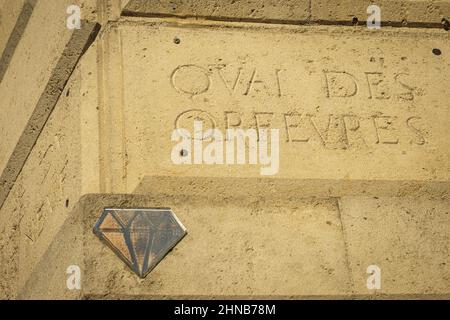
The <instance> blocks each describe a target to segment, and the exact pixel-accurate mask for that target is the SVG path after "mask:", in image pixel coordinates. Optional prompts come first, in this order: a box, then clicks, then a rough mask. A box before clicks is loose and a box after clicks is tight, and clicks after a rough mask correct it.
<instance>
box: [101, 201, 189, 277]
mask: <svg viewBox="0 0 450 320" xmlns="http://www.w3.org/2000/svg"><path fill="white" fill-rule="evenodd" d="M94 233H95V234H96V235H97V236H98V237H99V238H100V239H102V240H103V241H105V242H106V244H107V245H108V246H109V247H110V248H111V249H112V250H113V251H114V252H115V253H116V254H117V255H118V256H119V257H120V259H122V260H123V261H124V262H125V263H126V264H127V265H128V266H129V267H130V268H131V270H133V271H134V272H135V273H136V274H137V275H138V276H139V277H141V278H144V277H145V276H146V275H147V274H148V273H149V272H150V271H152V269H153V268H154V267H156V265H157V264H158V263H159V262H160V261H161V260H162V259H163V258H164V257H165V255H166V254H167V253H168V252H169V251H170V250H171V249H172V248H173V247H174V246H175V245H176V244H177V243H178V242H179V241H180V240H181V239H182V238H183V237H184V236H185V235H186V228H185V227H184V226H183V224H182V223H181V222H180V220H178V218H177V217H176V215H175V214H174V213H173V212H172V210H171V209H169V208H155V209H109V208H107V209H105V210H104V211H103V213H102V215H101V217H100V219H99V220H98V221H97V223H96V224H95V226H94Z"/></svg>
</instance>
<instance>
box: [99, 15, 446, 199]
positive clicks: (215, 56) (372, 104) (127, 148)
mask: <svg viewBox="0 0 450 320" xmlns="http://www.w3.org/2000/svg"><path fill="white" fill-rule="evenodd" d="M109 34H110V37H114V38H115V41H114V42H113V43H115V45H114V46H113V45H111V46H110V50H111V56H112V59H113V60H111V61H110V64H111V65H110V67H108V66H105V67H106V68H107V70H109V71H108V72H109V74H110V75H109V76H108V78H107V79H106V80H105V83H107V84H108V83H109V87H107V88H115V90H114V91H112V90H111V89H109V90H106V91H108V92H110V95H109V98H108V99H109V100H107V101H108V102H107V103H106V104H105V106H106V107H107V108H109V109H105V110H103V112H102V116H104V117H106V118H107V119H109V120H106V121H105V126H103V127H101V130H104V131H103V132H104V133H102V134H101V136H103V137H104V139H107V141H106V142H105V143H104V145H106V146H107V147H106V148H105V149H103V150H104V152H101V155H102V157H104V163H105V168H104V169H105V170H106V169H108V171H107V173H105V174H104V176H105V177H106V176H107V177H109V179H112V180H113V181H110V180H104V181H102V183H104V184H105V190H112V191H113V192H118V193H124V192H125V193H129V192H133V191H134V190H135V189H136V187H137V186H138V185H139V184H140V183H141V181H142V179H143V178H144V177H145V176H153V175H155V172H157V174H158V175H159V176H178V177H182V176H196V177H253V178H255V177H261V176H260V168H261V165H252V166H226V165H209V166H208V165H203V166H200V165H175V164H173V163H172V161H171V158H170V154H171V150H172V148H173V147H174V146H175V144H176V142H173V141H171V135H172V132H173V130H174V129H175V128H184V129H187V130H190V131H192V130H193V118H194V117H199V118H201V119H204V121H205V128H206V127H211V126H215V127H216V128H218V129H220V130H221V131H222V132H225V130H226V129H227V128H236V127H238V128H244V129H245V128H254V129H259V128H274V129H279V130H280V141H281V145H280V157H281V160H280V170H279V172H278V174H277V175H275V178H277V179H278V178H279V179H281V178H283V179H294V180H295V179H298V180H307V181H310V180H322V181H326V182H328V181H330V182H331V184H332V185H333V184H334V183H333V181H339V182H340V183H342V184H343V185H344V184H346V183H347V184H350V183H352V182H354V183H355V186H361V184H362V182H370V181H373V180H376V182H374V183H375V184H378V185H380V186H381V189H382V183H381V182H386V185H391V186H392V184H393V183H395V182H396V183H397V184H398V186H399V188H400V187H401V186H402V185H403V184H404V183H405V182H412V183H415V184H416V186H419V187H420V186H430V185H441V183H443V184H442V185H441V189H440V190H439V191H438V194H439V195H441V194H443V193H448V190H449V189H448V179H449V177H450V176H449V175H450V168H449V163H448V161H447V159H448V156H449V150H450V142H449V140H448V139H447V137H448V135H449V133H450V131H449V130H450V129H449V127H448V125H447V119H448V117H449V116H450V115H449V110H448V108H447V107H446V103H445V100H446V99H445V97H448V96H449V88H448V86H447V85H446V74H447V73H448V71H449V66H450V64H449V59H448V55H445V54H444V55H441V56H435V55H434V54H433V53H432V49H433V48H443V50H444V48H445V47H446V41H447V34H446V32H445V31H443V30H442V31H441V30H437V31H420V32H411V31H410V30H399V31H384V32H381V33H377V34H373V33H371V32H370V31H367V32H366V33H364V32H355V31H354V30H352V29H351V28H342V27H327V28H323V27H287V26H283V27H268V26H264V27H261V26H260V25H256V24H255V25H247V26H246V28H245V29H243V28H242V27H240V26H236V25H235V27H233V26H228V27H227V28H223V27H221V25H220V24H218V23H213V24H212V25H209V26H206V25H190V24H189V23H179V24H176V23H175V24H172V25H170V24H167V23H164V25H162V24H160V23H159V22H158V21H157V20H154V24H152V21H151V20H149V19H147V20H146V21H145V23H144V22H142V23H141V22H134V21H130V22H128V23H122V24H121V25H117V26H116V25H113V26H112V27H111V30H110V32H109ZM175 38H178V39H180V43H179V44H175V43H174V41H173V40H174V39H175ZM212 39H214V40H212ZM398 39H401V40H402V43H403V46H402V47H399V46H398ZM418 39H420V41H418ZM242 43H247V44H251V45H248V46H242V45H241V44H242ZM268 43H271V44H272V45H268ZM300 43H301V44H302V45H299V44H300ZM319 43H320V45H319ZM374 43H376V44H375V47H374V48H373V49H372V48H371V46H372V45H373V44H374ZM205 47H207V48H208V50H207V51H204V50H203V48H205ZM405 47H409V48H410V50H408V52H405V51H404V48H405ZM121 53H122V55H121ZM343 56H345V57H352V58H351V59H348V60H343V59H342V57H343ZM162 57H164V58H162ZM437 70H439V72H436V71H437ZM122 78H123V86H119V85H118V84H117V82H120V79H122ZM108 79H109V80H108ZM437 114H439V116H436V115H437ZM124 115H126V116H124ZM108 123H109V124H110V125H109V126H108ZM205 146H206V143H205ZM188 157H190V158H191V159H192V153H191V154H189V155H188ZM108 159H109V160H108ZM373 159H376V161H373ZM113 160H114V161H113ZM280 183H282V182H280ZM106 184H108V187H106ZM312 184H314V183H312ZM368 184H369V185H370V183H368ZM399 188H398V190H399ZM328 189H329V186H328V184H324V185H323V190H328ZM354 189H356V188H354ZM140 190H141V191H145V190H143V189H140ZM435 190H436V189H435ZM325 192H326V191H324V192H323V193H322V194H324V193H325ZM343 192H345V191H343ZM358 192H362V190H360V191H358ZM395 193H396V194H397V193H400V191H396V192H395ZM331 195H333V196H341V195H343V194H342V193H340V194H339V193H337V194H331Z"/></svg>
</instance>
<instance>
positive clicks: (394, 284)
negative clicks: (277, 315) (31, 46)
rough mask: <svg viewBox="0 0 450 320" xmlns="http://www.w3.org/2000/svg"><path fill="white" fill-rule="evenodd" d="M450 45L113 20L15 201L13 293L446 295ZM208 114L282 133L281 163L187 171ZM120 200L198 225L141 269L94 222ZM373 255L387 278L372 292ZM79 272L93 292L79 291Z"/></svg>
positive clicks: (7, 228)
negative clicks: (176, 133) (189, 133)
mask: <svg viewBox="0 0 450 320" xmlns="http://www.w3.org/2000/svg"><path fill="white" fill-rule="evenodd" d="M120 5H124V3H120V2H108V3H107V4H106V9H105V10H106V11H105V12H106V13H105V14H104V15H103V16H102V18H101V21H103V22H105V21H109V20H114V19H116V18H117V17H118V16H117V12H118V8H120ZM175 39H178V41H174V40H175ZM399 42H400V43H401V44H402V46H399ZM447 42H448V34H447V33H446V32H445V31H444V30H411V29H406V30H405V29H401V30H396V29H392V28H390V30H385V29H382V30H381V31H379V32H369V31H367V30H364V29H362V28H356V29H355V28H348V27H339V28H337V27H319V26H316V27H289V26H273V25H272V26H270V25H266V24H247V23H246V24H242V23H216V22H209V23H205V22H198V23H196V22H193V21H192V20H190V21H179V20H177V21H174V20H172V19H150V18H147V19H135V18H127V19H124V20H120V21H119V22H109V23H108V26H107V27H106V29H105V30H104V32H103V33H102V34H101V37H100V38H99V39H98V41H97V42H96V43H95V45H94V46H93V47H92V48H91V49H90V50H89V51H88V52H87V54H86V55H85V56H84V57H83V58H82V60H81V62H80V64H79V65H78V67H77V69H76V70H75V72H74V73H73V75H72V77H71V79H70V81H69V83H68V85H67V87H66V88H65V89H64V92H63V94H62V95H61V98H60V100H59V102H58V104H57V105H56V107H55V110H54V112H53V114H52V115H51V117H50V119H49V120H48V122H47V124H46V126H45V127H44V130H43V131H42V133H41V135H40V136H39V138H38V140H37V142H36V145H35V146H34V148H33V150H32V152H31V153H30V155H29V157H28V160H27V162H26V164H25V166H24V167H23V169H22V171H21V173H20V175H19V177H18V180H17V181H16V183H15V185H14V187H13V189H12V190H11V193H10V194H9V196H8V198H7V200H6V202H5V203H4V205H3V207H2V208H1V210H0V255H1V256H0V258H1V259H0V273H1V274H2V275H3V276H2V277H0V297H2V298H16V297H20V298H67V299H74V298H114V297H120V298H124V297H134V298H158V297H171V298H173V297H184V298H186V297H197V296H204V295H208V296H211V297H258V296H259V297H269V296H276V297H310V296H314V297H326V298H331V297H336V296H339V297H353V296H357V297H366V296H370V297H373V296H375V297H385V296H386V295H387V297H403V298H404V297H422V298H423V297H428V296H430V295H431V296H433V297H438V298H448V294H449V292H450V291H449V287H448V283H449V281H448V280H449V279H448V272H447V269H448V268H447V266H448V263H450V262H449V261H448V256H449V252H448V251H449V248H448V240H449V239H448V236H447V234H448V229H449V228H450V227H449V225H448V222H449V221H448V211H449V203H448V191H449V190H450V188H449V174H450V173H449V172H450V170H449V169H450V168H449V163H448V156H449V152H450V146H449V144H450V142H449V141H448V139H447V137H448V136H449V128H448V125H447V122H448V121H447V119H448V118H449V110H448V108H447V105H446V102H447V100H448V97H449V96H450V92H449V89H448V86H446V75H447V74H448V71H449V70H448V69H449V66H450V64H449V58H448V57H449V55H448V53H447V47H448V45H447ZM243 44H245V46H244V45H243ZM435 48H438V49H440V50H441V52H442V54H441V55H439V56H438V55H434V54H433V53H432V50H433V49H435ZM16 68H17V65H16V67H14V68H13V69H12V71H8V72H11V73H13V72H16V71H15V70H16ZM34 81H36V80H34ZM11 90H12V89H11ZM11 97H12V95H11ZM198 110H201V111H200V112H199V111H198ZM193 117H194V118H195V117H199V118H203V119H204V120H207V122H208V121H210V122H211V121H212V123H213V124H214V126H216V127H217V128H218V129H221V130H225V129H226V128H227V127H230V128H233V127H241V128H258V127H272V128H277V129H280V133H281V146H280V159H281V161H280V171H279V173H278V174H277V175H275V176H272V177H262V176H261V175H260V170H259V169H260V166H254V165H253V166H250V165H241V166H220V165H217V166H214V165H195V166H193V165H192V166H189V165H175V164H173V163H172V161H171V158H170V155H171V149H172V147H173V146H174V144H175V142H173V141H171V133H172V131H173V130H174V129H175V128H176V127H177V126H178V127H180V126H189V125H192V118H193ZM188 129H190V128H188ZM110 193H124V194H123V195H117V194H116V195H113V194H110ZM132 193H138V194H142V195H136V194H134V195H133V194H132ZM90 194H91V195H90ZM369 196H371V197H369ZM374 197H377V198H374ZM111 206H114V207H156V206H163V207H167V206H168V207H171V208H172V209H173V210H174V211H175V212H176V213H177V215H178V216H179V217H180V219H181V220H182V221H183V223H184V224H185V226H186V227H187V228H188V229H189V235H188V236H186V238H184V239H183V241H182V242H181V243H180V244H179V245H178V246H177V247H176V248H175V249H174V250H173V251H172V252H171V253H170V254H169V255H168V256H167V257H166V258H165V259H164V260H163V261H162V262H161V264H160V265H158V266H157V267H156V268H155V269H154V270H153V271H152V272H151V273H150V274H149V276H148V277H147V278H146V279H144V280H140V279H138V278H137V277H136V276H135V275H134V274H133V273H132V272H130V271H129V270H128V269H127V267H126V266H124V265H123V263H122V262H121V261H119V260H118V259H117V258H116V257H115V256H114V254H113V253H112V252H111V251H110V250H109V249H108V248H106V247H105V246H104V245H103V244H102V243H101V242H100V241H99V240H98V239H97V238H96V237H95V235H94V234H93V232H92V227H93V225H94V223H95V221H96V220H97V219H98V217H99V216H100V213H101V212H102V210H103V208H104V207H111ZM370 264H378V265H379V266H380V267H381V269H382V279H383V280H382V289H381V290H380V291H377V290H376V291H369V290H367V288H366V287H365V285H366V279H367V276H368V275H367V273H366V268H367V266H368V265H370ZM70 265H77V266H79V267H80V268H81V270H82V290H81V291H77V290H74V291H70V290H68V289H67V286H66V280H67V277H68V275H67V273H66V270H67V267H68V266H70ZM180 269H182V270H183V273H182V274H180ZM199 271H200V272H201V273H202V275H203V277H202V278H201V279H199V277H198V274H199ZM409 273H412V274H409ZM242 275H244V276H242ZM237 279H239V280H237Z"/></svg>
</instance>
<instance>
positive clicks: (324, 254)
mask: <svg viewBox="0 0 450 320" xmlns="http://www.w3.org/2000/svg"><path fill="white" fill-rule="evenodd" d="M235 195H236V196H237V198H229V199H226V200H225V201H224V199H221V198H220V197H217V198H216V199H211V198H204V197H201V195H197V196H196V197H185V196H183V195H170V194H154V195H152V196H148V197H137V196H101V195H98V196H94V195H92V196H87V197H84V198H83V199H82V202H81V203H82V212H80V211H79V212H77V213H73V214H72V215H71V216H72V217H77V216H82V217H83V232H82V233H81V237H78V238H77V239H76V240H75V235H68V234H67V233H65V234H64V235H62V237H60V238H58V237H57V238H56V239H55V244H54V245H57V247H58V249H56V248H55V247H54V245H52V247H51V248H52V250H51V251H49V252H48V254H50V255H51V257H52V258H51V259H44V260H43V263H44V264H43V266H42V267H41V266H39V267H38V268H37V271H38V274H39V275H40V274H42V273H43V272H42V270H48V268H47V267H45V265H46V262H45V260H47V261H52V262H53V263H55V262H56V263H57V265H68V263H69V261H75V264H77V265H80V266H83V269H82V270H83V275H84V278H83V290H82V295H83V296H85V297H91V296H92V297H108V296H122V297H127V296H134V297H137V298H139V297H147V298H157V297H163V296H172V297H173V296H184V297H193V296H216V297H231V296H235V297H236V296H242V297H245V296H247V297H248V296H266V297H267V296H293V297H294V296H299V295H306V296H308V295H311V296H313V295H345V294H346V293H348V292H349V290H350V279H349V276H350V274H349V273H348V272H347V270H346V268H347V266H346V262H345V261H346V260H345V249H344V242H343V239H342V233H341V232H340V230H341V225H340V221H339V215H338V210H337V202H336V201H335V200H332V199H330V200H326V199H325V200H307V199H297V198H295V200H294V198H291V200H290V201H287V199H286V198H280V197H276V199H275V198H268V199H259V201H255V202H252V203H249V202H248V199H245V198H239V194H235ZM162 204H164V205H168V204H169V205H170V207H171V208H172V209H173V211H174V212H175V213H176V214H177V216H178V218H179V219H180V220H181V221H182V222H183V224H184V225H185V226H186V227H187V228H188V229H189V231H188V235H187V236H186V237H185V238H184V239H183V240H182V241H181V242H180V243H179V244H178V245H177V246H176V247H175V248H174V249H173V251H172V252H171V253H169V255H168V256H167V257H166V258H165V259H164V260H163V261H162V262H161V263H160V264H159V265H158V266H157V267H156V268H155V269H154V270H153V271H152V273H151V274H150V275H149V276H147V278H145V279H139V278H138V277H136V276H135V275H134V273H133V272H131V271H130V270H129V269H128V268H127V267H126V266H125V265H124V263H123V262H122V261H121V260H119V259H118V258H117V257H116V256H115V254H114V253H113V252H112V251H111V250H110V249H109V248H108V247H106V246H105V245H104V244H103V243H102V242H101V241H99V240H98V239H97V238H96V237H95V235H94V234H93V233H92V227H93V225H94V224H95V222H96V220H97V219H98V215H99V213H100V212H101V211H102V208H103V207H104V206H107V205H112V206H118V205H120V206H127V207H129V206H137V207H142V206H144V207H149V206H150V207H152V206H153V207H154V206H161V205H162ZM78 223H79V222H78ZM66 224H67V225H72V226H73V224H74V223H73V222H71V221H70V222H67V223H66ZM74 229H76V228H74ZM78 230H79V229H78ZM217 239H221V240H220V241H217ZM74 240H75V241H77V245H76V246H75V247H82V248H83V250H82V254H81V255H80V256H77V255H75V257H71V259H70V260H68V259H65V257H64V256H63V257H62V259H60V258H58V257H57V255H55V252H58V251H60V250H62V248H65V247H66V246H69V245H70V242H72V241H74ZM56 243H58V244H56ZM287 243H289V244H290V245H288V246H287V245H286V244H287ZM305 244H308V245H305ZM180 266H183V272H180ZM58 268H59V267H58ZM60 270H61V269H60ZM199 273H200V274H202V277H200V278H199V277H198V275H199ZM52 274H54V273H53V272H51V273H50V275H52ZM54 276H55V277H58V278H59V279H60V280H59V281H54V280H53V281H48V280H47V279H45V278H44V279H42V280H39V279H37V278H38V276H34V277H32V279H35V280H33V281H32V282H30V283H29V284H27V286H26V287H25V289H24V291H23V292H22V293H21V295H25V296H26V297H34V296H33V294H36V295H38V294H39V292H45V290H47V288H46V287H45V289H44V288H41V287H39V286H46V285H47V284H46V283H56V282H59V283H60V284H61V285H60V287H62V286H63V285H64V281H61V280H63V279H64V276H65V275H64V274H62V273H61V272H60V273H59V274H54ZM61 289H62V288H61ZM42 290H44V291H42ZM61 291H62V290H61ZM66 291H67V290H66ZM27 292H29V293H27ZM27 295H29V296H27ZM36 297H39V296H36Z"/></svg>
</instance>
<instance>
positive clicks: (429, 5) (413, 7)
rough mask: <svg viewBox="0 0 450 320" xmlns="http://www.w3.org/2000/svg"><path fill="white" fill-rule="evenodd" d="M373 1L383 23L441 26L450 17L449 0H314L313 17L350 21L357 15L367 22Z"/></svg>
mask: <svg viewBox="0 0 450 320" xmlns="http://www.w3.org/2000/svg"><path fill="white" fill-rule="evenodd" d="M371 4H376V5H378V6H379V7H380V9H381V20H382V23H381V24H382V25H395V26H405V27H406V26H427V25H428V26H430V27H431V26H433V27H440V26H441V25H442V24H441V22H442V19H443V18H447V19H448V18H449V16H450V1H448V0H442V1H422V0H402V1H396V0H381V1H375V2H374V1H369V0H358V1H355V0H331V1H330V0H313V1H312V4H311V19H312V20H315V21H339V22H343V23H347V24H350V23H352V19H353V18H354V17H356V18H358V20H359V21H360V22H359V23H360V24H363V25H364V24H365V23H366V20H367V17H368V16H369V14H368V13H367V7H368V6H369V5H371Z"/></svg>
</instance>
